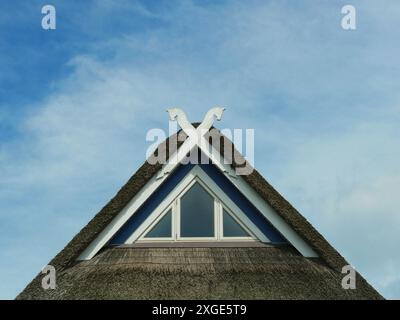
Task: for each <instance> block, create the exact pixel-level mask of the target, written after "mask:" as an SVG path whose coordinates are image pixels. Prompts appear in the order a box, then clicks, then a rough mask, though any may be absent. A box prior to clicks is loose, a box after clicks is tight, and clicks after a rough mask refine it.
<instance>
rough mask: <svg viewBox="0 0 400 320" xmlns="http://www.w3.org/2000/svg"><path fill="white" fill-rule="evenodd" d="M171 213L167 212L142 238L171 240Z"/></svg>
mask: <svg viewBox="0 0 400 320" xmlns="http://www.w3.org/2000/svg"><path fill="white" fill-rule="evenodd" d="M171 220H172V212H171V210H169V211H168V212H167V213H166V214H165V215H164V217H162V218H161V219H160V221H158V222H157V224H156V225H155V226H154V227H153V229H151V230H150V231H149V232H148V233H147V234H146V235H145V236H144V237H145V238H171V234H172V229H171V228H172V224H171Z"/></svg>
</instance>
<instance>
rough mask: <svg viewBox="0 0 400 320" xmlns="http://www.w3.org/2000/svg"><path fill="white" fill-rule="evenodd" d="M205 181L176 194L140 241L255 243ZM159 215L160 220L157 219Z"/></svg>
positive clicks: (243, 225)
mask: <svg viewBox="0 0 400 320" xmlns="http://www.w3.org/2000/svg"><path fill="white" fill-rule="evenodd" d="M219 195H221V194H219V193H218V192H215V191H214V190H212V189H211V188H209V186H208V185H206V184H205V183H204V182H203V181H202V180H201V179H194V180H192V182H191V183H189V184H188V185H187V186H186V187H185V188H183V189H182V190H181V191H180V192H178V193H177V194H176V197H175V198H174V199H173V200H172V203H170V204H169V205H168V207H167V209H164V210H163V211H157V212H154V217H153V218H152V219H151V218H150V219H151V220H152V221H153V222H151V223H149V224H148V227H147V228H146V229H145V230H144V232H143V233H142V236H141V237H139V239H138V240H139V241H153V240H156V241H162V240H173V241H185V240H189V241H193V240H194V241H197V240H198V241H204V240H210V241H218V240H230V241H231V240H255V239H256V237H255V236H254V235H253V234H252V233H251V232H250V231H249V230H251V228H249V227H248V226H246V225H245V224H244V223H243V222H242V221H241V220H240V219H239V217H238V216H237V215H236V214H235V210H236V211H237V209H235V210H233V208H231V207H229V206H228V205H227V204H225V203H224V202H223V201H222V200H221V198H220V197H219ZM156 215H157V216H158V217H156Z"/></svg>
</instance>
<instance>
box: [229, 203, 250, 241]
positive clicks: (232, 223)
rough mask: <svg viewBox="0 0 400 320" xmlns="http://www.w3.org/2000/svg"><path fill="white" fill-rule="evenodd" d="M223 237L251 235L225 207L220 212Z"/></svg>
mask: <svg viewBox="0 0 400 320" xmlns="http://www.w3.org/2000/svg"><path fill="white" fill-rule="evenodd" d="M222 221H223V226H222V228H223V231H222V233H223V236H224V237H251V236H250V235H249V233H248V232H247V231H246V230H245V229H244V228H243V227H242V226H241V225H240V224H239V222H238V221H236V219H235V218H233V217H232V216H231V215H230V214H229V213H228V212H227V211H226V210H225V209H224V210H223V214H222Z"/></svg>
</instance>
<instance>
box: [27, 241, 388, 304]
mask: <svg viewBox="0 0 400 320" xmlns="http://www.w3.org/2000/svg"><path fill="white" fill-rule="evenodd" d="M342 278H343V275H342V274H340V273H339V272H337V271H334V270H332V269H331V268H329V267H327V266H326V265H324V264H323V263H322V262H321V261H319V260H318V259H306V258H304V257H302V256H301V255H299V254H298V253H297V252H296V251H295V250H294V249H292V248H291V247H253V248H118V247H117V248H107V249H105V250H104V251H103V252H101V253H100V254H99V255H97V256H96V257H95V258H93V259H91V260H89V261H82V262H79V263H77V264H76V265H74V266H72V267H70V268H68V269H66V270H63V271H61V272H60V273H58V274H57V288H56V289H55V290H43V289H42V288H41V286H40V282H37V283H36V285H35V286H31V287H30V288H29V289H28V290H25V291H24V292H23V293H22V294H21V296H20V297H19V298H22V299H30V298H35V299H365V298H370V299H373V298H380V296H379V295H377V294H376V292H375V290H373V289H372V288H371V287H370V286H368V285H366V284H365V283H364V282H363V281H362V279H359V281H357V289H356V290H344V289H342V287H341V280H342Z"/></svg>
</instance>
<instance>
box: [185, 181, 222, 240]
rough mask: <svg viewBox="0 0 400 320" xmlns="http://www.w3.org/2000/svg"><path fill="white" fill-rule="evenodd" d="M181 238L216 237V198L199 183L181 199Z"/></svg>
mask: <svg viewBox="0 0 400 320" xmlns="http://www.w3.org/2000/svg"><path fill="white" fill-rule="evenodd" d="M181 237H214V198H213V197H212V196H211V195H210V194H209V193H208V192H207V191H206V190H204V188H203V187H202V186H201V185H200V184H199V183H195V184H194V185H193V186H192V187H191V188H190V189H189V191H188V192H186V193H185V194H184V195H183V197H182V198H181Z"/></svg>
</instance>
